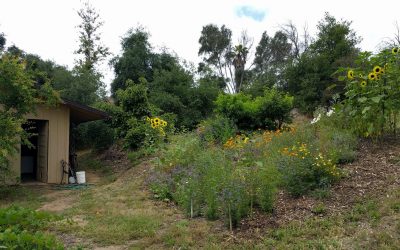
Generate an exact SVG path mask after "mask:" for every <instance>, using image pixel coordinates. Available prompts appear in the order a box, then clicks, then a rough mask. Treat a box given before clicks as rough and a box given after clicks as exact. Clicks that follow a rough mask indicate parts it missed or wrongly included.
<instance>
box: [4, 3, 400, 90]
mask: <svg viewBox="0 0 400 250" xmlns="http://www.w3.org/2000/svg"><path fill="white" fill-rule="evenodd" d="M92 4H93V5H94V6H95V7H96V9H98V11H99V13H100V15H101V17H102V19H103V20H104V22H105V24H104V27H103V32H102V33H103V41H104V43H105V44H106V45H107V46H108V47H110V49H111V51H112V52H113V53H114V55H117V54H118V53H120V40H121V37H122V36H123V35H124V34H125V33H126V31H127V30H128V29H129V28H131V27H135V26H136V25H137V24H142V25H144V26H145V27H147V29H148V30H149V31H150V33H151V35H152V36H151V42H152V44H153V45H154V46H156V47H161V46H165V47H168V48H170V49H172V50H174V51H175V52H177V54H178V55H179V56H180V57H182V58H184V59H187V60H190V61H193V62H195V63H197V62H198V60H199V59H198V56H197V51H198V48H199V45H198V39H199V35H200V32H201V29H202V26H203V25H206V24H209V23H215V24H217V25H222V24H225V25H227V26H228V27H229V28H231V29H232V31H233V33H234V35H235V38H234V41H236V39H237V36H238V35H239V34H240V32H241V31H242V30H243V29H246V30H247V31H248V34H249V35H251V36H253V37H254V41H255V44H256V43H257V42H258V40H259V38H260V36H261V34H262V32H263V31H265V30H267V31H268V34H270V35H273V33H274V32H275V31H276V30H277V29H278V28H279V25H280V24H283V23H286V22H287V21H289V20H292V21H293V22H294V23H295V24H296V25H298V26H299V27H301V26H303V25H304V24H307V25H308V27H309V30H310V32H311V33H312V34H315V32H316V28H315V26H316V24H317V22H318V21H319V20H321V18H322V17H323V15H324V12H326V11H327V12H329V13H330V14H332V15H333V16H335V17H336V18H337V19H342V18H343V19H345V20H350V21H353V24H352V27H353V29H354V30H356V32H357V34H358V35H359V36H361V37H363V41H362V43H361V44H360V45H361V47H362V49H364V50H375V49H376V46H377V45H378V43H379V42H380V41H381V40H382V39H383V38H385V37H390V36H392V34H393V33H394V23H395V21H396V20H398V21H400V20H399V19H398V9H399V7H400V6H399V5H400V4H399V3H398V1H395V0H389V1H383V2H379V4H376V1H370V0H369V1H349V0H346V1H345V0H336V1H317V0H303V1H294V0H292V1H289V0H280V1H260V0H218V1H215V0H214V1H212V0H203V1H189V0H187V1H182V0H170V1H162V0H159V1H156V0H146V1H139V0H136V1H128V0H126V1H124V0H113V1H109V0H97V1H92ZM80 6H81V2H80V1H79V0H70V1H55V0H36V1H29V0H18V1H2V4H1V9H0V32H4V33H5V34H6V35H7V41H8V44H9V45H10V44H12V43H14V44H16V45H17V46H19V47H20V48H21V49H23V50H25V51H27V52H30V53H36V54H38V55H40V56H41V57H43V58H45V59H51V60H54V61H56V62H57V63H59V64H63V65H69V66H70V67H71V66H72V65H73V63H74V58H75V55H74V54H73V51H74V50H75V49H76V48H77V30H76V28H75V26H76V25H77V24H78V23H79V18H78V16H77V15H76V10H77V9H79V8H80ZM240 6H252V7H253V8H254V9H256V10H262V11H266V12H267V15H266V16H265V18H264V19H263V20H262V21H260V22H257V21H255V20H253V19H251V18H239V17H237V15H236V11H237V8H238V7H240ZM103 70H104V71H105V72H107V78H106V79H107V81H108V82H109V81H110V80H111V78H112V73H111V72H112V70H111V69H109V68H108V66H107V65H104V67H103Z"/></svg>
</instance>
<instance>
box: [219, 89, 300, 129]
mask: <svg viewBox="0 0 400 250" xmlns="http://www.w3.org/2000/svg"><path fill="white" fill-rule="evenodd" d="M292 107H293V97H291V96H289V95H287V94H284V93H282V92H280V91H278V90H277V89H274V88H271V89H266V90H265V92H264V95H263V96H258V97H256V98H252V97H251V96H250V95H245V94H243V93H239V94H235V95H219V96H218V98H217V100H216V111H217V113H219V114H221V115H225V116H227V117H228V118H229V119H231V120H232V121H233V122H234V123H235V124H236V125H237V126H238V128H239V129H244V130H254V129H257V128H266V129H269V130H275V129H278V128H281V127H282V125H283V123H284V122H290V121H291V119H290V114H289V113H290V110H291V109H292Z"/></svg>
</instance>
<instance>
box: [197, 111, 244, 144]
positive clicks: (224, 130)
mask: <svg viewBox="0 0 400 250" xmlns="http://www.w3.org/2000/svg"><path fill="white" fill-rule="evenodd" d="M197 131H198V133H199V136H200V138H201V139H202V141H205V142H208V143H212V144H219V145H223V144H224V143H225V142H226V141H227V140H228V139H229V138H231V137H233V136H234V135H235V134H236V132H237V128H236V125H235V124H234V123H233V122H232V121H231V120H230V119H228V118H226V117H225V116H221V115H219V116H215V117H210V118H208V119H207V120H204V121H203V122H201V123H200V125H199V128H198V129H197Z"/></svg>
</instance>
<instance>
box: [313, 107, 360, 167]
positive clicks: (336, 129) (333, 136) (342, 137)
mask: <svg viewBox="0 0 400 250" xmlns="http://www.w3.org/2000/svg"><path fill="white" fill-rule="evenodd" d="M329 112H330V113H329ZM327 114H329V116H328V115H327ZM315 117H320V119H319V120H318V122H316V123H315V124H314V125H313V126H314V127H315V129H316V133H317V136H318V148H319V149H320V150H321V151H322V152H323V153H324V154H326V155H328V156H329V158H330V159H332V161H333V162H334V163H346V162H352V161H353V160H354V159H355V157H356V155H355V154H356V147H357V143H358V140H357V136H356V134H355V133H354V132H353V130H352V129H351V127H350V126H349V122H348V119H349V117H348V116H347V115H346V114H344V113H342V112H338V111H336V112H335V111H333V109H332V110H331V111H328V112H327V113H326V112H325V111H324V110H318V109H317V111H316V115H315Z"/></svg>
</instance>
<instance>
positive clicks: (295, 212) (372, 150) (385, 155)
mask: <svg viewBox="0 0 400 250" xmlns="http://www.w3.org/2000/svg"><path fill="white" fill-rule="evenodd" d="M356 159H357V160H355V161H354V162H352V163H349V164H345V165H341V166H340V167H341V168H342V169H343V170H344V172H346V173H347V175H346V177H344V178H342V179H341V180H340V181H339V182H338V183H336V184H335V185H333V186H332V187H331V189H330V195H329V197H327V198H325V199H323V200H319V199H316V198H313V197H311V196H310V195H307V196H303V197H299V198H293V197H291V196H289V195H288V194H287V193H285V192H283V191H280V192H279V194H278V198H277V201H276V204H275V209H274V212H273V213H272V214H266V213H264V212H260V211H255V212H254V213H253V214H252V216H249V217H247V218H245V219H243V220H242V221H241V224H240V226H239V227H238V228H237V229H236V231H235V236H236V237H239V238H248V237H249V238H250V237H251V238H253V237H254V236H255V235H259V233H260V232H264V231H265V230H266V229H270V228H277V227H279V226H281V225H285V224H287V223H289V222H291V221H296V220H297V221H304V220H306V219H308V218H311V217H318V216H329V215H339V214H342V213H345V212H346V211H349V210H350V209H351V208H352V207H353V206H354V205H355V204H357V203H359V202H362V201H363V200H365V199H367V198H379V197H382V196H383V195H386V194H387V192H388V191H389V190H392V189H395V188H399V187H400V138H395V137H388V138H384V139H382V140H381V141H372V140H362V141H361V142H360V144H359V148H358V150H357V157H356ZM321 203H323V204H324V213H323V214H316V213H315V212H313V210H314V209H313V208H315V207H316V206H317V205H318V204H321Z"/></svg>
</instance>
